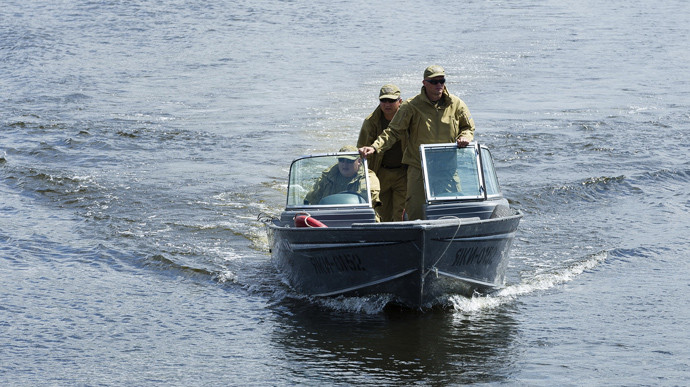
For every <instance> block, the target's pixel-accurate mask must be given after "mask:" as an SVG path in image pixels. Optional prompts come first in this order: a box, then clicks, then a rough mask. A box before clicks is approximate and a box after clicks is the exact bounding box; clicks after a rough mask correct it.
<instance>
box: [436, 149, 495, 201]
mask: <svg viewBox="0 0 690 387" xmlns="http://www.w3.org/2000/svg"><path fill="white" fill-rule="evenodd" d="M475 149H476V148H475V147H471V146H470V147H466V148H458V147H457V146H450V147H449V146H444V147H430V148H425V149H424V154H425V161H426V176H427V182H426V183H427V192H428V194H427V196H428V198H429V200H443V199H457V198H480V197H482V195H483V193H482V191H481V185H480V183H479V182H480V180H479V174H478V171H479V170H478V168H477V153H476V150H475Z"/></svg>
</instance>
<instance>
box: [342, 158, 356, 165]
mask: <svg viewBox="0 0 690 387" xmlns="http://www.w3.org/2000/svg"><path fill="white" fill-rule="evenodd" d="M338 162H339V163H343V164H354V163H355V160H350V159H338Z"/></svg>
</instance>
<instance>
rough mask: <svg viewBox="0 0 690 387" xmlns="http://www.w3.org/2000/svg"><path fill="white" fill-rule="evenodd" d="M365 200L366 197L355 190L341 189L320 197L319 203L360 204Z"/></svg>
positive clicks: (365, 201)
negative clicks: (341, 190)
mask: <svg viewBox="0 0 690 387" xmlns="http://www.w3.org/2000/svg"><path fill="white" fill-rule="evenodd" d="M367 202H368V201H367V199H365V198H364V197H363V196H362V195H360V194H358V193H357V192H352V191H343V192H338V193H337V194H333V195H328V196H326V197H324V198H322V199H321V201H320V202H319V204H362V203H367Z"/></svg>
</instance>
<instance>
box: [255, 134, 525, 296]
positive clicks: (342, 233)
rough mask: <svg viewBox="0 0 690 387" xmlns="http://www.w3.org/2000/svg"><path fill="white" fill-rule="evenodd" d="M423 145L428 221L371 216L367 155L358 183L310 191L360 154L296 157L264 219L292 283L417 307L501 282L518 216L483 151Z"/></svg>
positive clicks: (314, 292)
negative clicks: (274, 212) (278, 200)
mask: <svg viewBox="0 0 690 387" xmlns="http://www.w3.org/2000/svg"><path fill="white" fill-rule="evenodd" d="M420 152H421V156H422V170H423V175H424V185H425V193H426V205H425V219H424V220H415V221H399V222H385V223H378V222H377V221H376V214H375V212H374V209H373V208H372V205H371V203H372V200H371V194H370V190H369V185H370V184H369V183H370V182H369V177H368V174H367V173H366V171H367V165H366V160H364V162H362V163H361V165H359V170H358V172H357V173H358V176H359V177H360V180H361V184H359V186H357V185H356V184H355V186H357V187H358V188H356V189H353V190H345V191H342V192H332V193H331V194H330V195H325V196H323V197H317V196H316V195H315V192H316V191H318V190H319V188H318V187H321V186H322V185H323V179H324V176H327V175H329V174H330V175H333V174H335V172H333V171H334V168H336V166H337V164H338V162H339V161H338V160H339V159H340V161H341V162H342V161H343V158H350V159H353V158H357V155H356V153H353V152H339V153H333V154H321V155H312V156H305V157H301V158H298V159H296V160H295V161H293V163H292V165H291V167H290V177H289V184H288V193H287V205H286V207H285V210H284V211H283V212H282V213H281V215H280V218H270V219H265V220H264V222H265V223H266V226H267V232H268V239H269V246H270V249H271V254H272V255H271V257H272V260H273V262H274V264H275V266H276V267H277V269H278V270H279V271H280V272H281V273H282V274H283V275H284V276H285V280H286V282H287V284H288V285H289V286H291V287H292V288H293V289H295V290H296V291H297V292H299V293H302V294H305V295H309V296H314V297H332V296H339V295H343V296H364V295H371V294H390V295H392V296H393V302H394V303H396V304H400V305H403V306H406V307H410V308H415V309H424V308H429V307H432V306H433V305H435V304H437V303H438V302H442V298H443V297H447V296H448V295H452V294H461V295H465V296H471V295H472V294H474V293H475V292H480V293H486V292H490V291H493V290H496V289H498V288H501V287H502V286H503V284H504V280H505V271H506V267H507V264H508V253H509V250H510V247H511V244H512V241H513V238H514V236H515V232H516V230H517V227H518V224H519V222H520V219H521V218H522V213H521V212H520V211H518V210H516V209H512V208H510V206H509V204H508V201H507V200H506V199H505V198H504V197H503V195H502V194H501V192H500V187H499V184H498V179H497V176H496V173H495V169H494V165H493V160H492V158H491V154H490V152H489V150H488V148H486V147H485V146H481V145H479V144H475V143H473V144H470V146H468V147H465V148H458V147H457V146H456V145H455V144H434V145H422V146H421V147H420ZM357 164H360V163H357ZM322 191H323V190H322Z"/></svg>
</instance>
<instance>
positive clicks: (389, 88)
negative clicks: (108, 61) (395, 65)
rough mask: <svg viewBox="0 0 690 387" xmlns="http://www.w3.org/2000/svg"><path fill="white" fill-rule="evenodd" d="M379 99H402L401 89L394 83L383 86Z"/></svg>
mask: <svg viewBox="0 0 690 387" xmlns="http://www.w3.org/2000/svg"><path fill="white" fill-rule="evenodd" d="M379 99H395V100H398V99H400V89H399V88H398V86H395V85H394V84H392V83H389V84H386V85H383V87H381V91H380V92H379Z"/></svg>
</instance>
